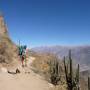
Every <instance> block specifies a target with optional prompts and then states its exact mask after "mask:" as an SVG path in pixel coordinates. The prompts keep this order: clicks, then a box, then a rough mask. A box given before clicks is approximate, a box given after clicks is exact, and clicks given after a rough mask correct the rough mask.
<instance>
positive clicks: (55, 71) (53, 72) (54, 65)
mask: <svg viewBox="0 0 90 90" xmlns="http://www.w3.org/2000/svg"><path fill="white" fill-rule="evenodd" d="M54 59H55V60H50V63H49V66H50V71H49V73H50V81H51V83H52V84H54V85H57V84H58V82H59V81H60V78H61V75H60V65H59V61H58V60H57V57H55V58H54Z"/></svg>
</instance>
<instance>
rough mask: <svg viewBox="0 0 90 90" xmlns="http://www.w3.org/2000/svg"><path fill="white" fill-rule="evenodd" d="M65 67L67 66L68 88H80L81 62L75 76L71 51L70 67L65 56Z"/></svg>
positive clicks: (71, 89) (75, 89) (72, 89)
mask: <svg viewBox="0 0 90 90" xmlns="http://www.w3.org/2000/svg"><path fill="white" fill-rule="evenodd" d="M64 68H65V76H66V82H67V89H68V90H79V64H78V68H77V70H76V74H75V76H74V73H73V67H72V58H71V51H69V68H68V64H66V62H65V57H64Z"/></svg>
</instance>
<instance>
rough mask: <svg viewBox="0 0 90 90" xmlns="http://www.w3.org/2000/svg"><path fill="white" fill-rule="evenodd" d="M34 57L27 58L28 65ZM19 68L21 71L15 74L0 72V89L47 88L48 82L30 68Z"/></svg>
mask: <svg viewBox="0 0 90 90" xmlns="http://www.w3.org/2000/svg"><path fill="white" fill-rule="evenodd" d="M34 59H35V58H33V57H31V58H29V59H28V66H30V64H31V63H32V62H33V60H34ZM19 68H20V70H21V73H20V74H16V75H12V74H8V73H5V72H0V90H49V84H48V82H46V81H45V80H43V78H42V77H40V76H39V75H38V74H35V73H34V72H33V71H32V70H30V67H28V68H22V67H21V66H19ZM25 72H26V73H25Z"/></svg>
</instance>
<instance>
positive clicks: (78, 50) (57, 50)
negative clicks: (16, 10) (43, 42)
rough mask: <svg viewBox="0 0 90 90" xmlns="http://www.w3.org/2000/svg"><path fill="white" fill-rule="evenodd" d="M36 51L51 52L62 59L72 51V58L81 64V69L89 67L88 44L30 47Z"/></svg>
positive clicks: (89, 53)
mask: <svg viewBox="0 0 90 90" xmlns="http://www.w3.org/2000/svg"><path fill="white" fill-rule="evenodd" d="M32 50H33V51H34V52H37V53H53V54H56V55H57V56H58V57H60V58H61V59H63V57H64V56H68V52H69V50H71V51H72V59H73V61H74V62H75V63H79V64H80V65H81V68H82V70H87V69H90V46H71V47H70V46H51V47H50V46H45V47H36V48H32Z"/></svg>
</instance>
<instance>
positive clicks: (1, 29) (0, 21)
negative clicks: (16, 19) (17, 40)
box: [0, 15, 7, 34]
mask: <svg viewBox="0 0 90 90" xmlns="http://www.w3.org/2000/svg"><path fill="white" fill-rule="evenodd" d="M5 33H7V27H6V25H5V22H4V18H3V16H2V15H0V34H5Z"/></svg>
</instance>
